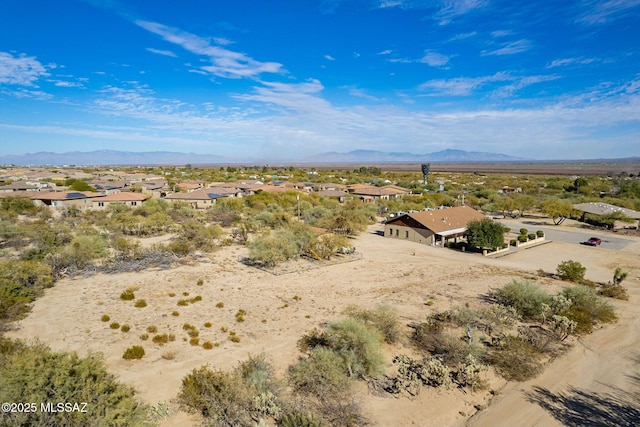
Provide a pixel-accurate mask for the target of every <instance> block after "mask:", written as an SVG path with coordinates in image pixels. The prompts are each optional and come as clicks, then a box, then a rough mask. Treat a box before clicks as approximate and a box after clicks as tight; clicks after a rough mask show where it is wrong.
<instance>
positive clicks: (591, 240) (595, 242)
mask: <svg viewBox="0 0 640 427" xmlns="http://www.w3.org/2000/svg"><path fill="white" fill-rule="evenodd" d="M600 243H602V240H601V239H599V238H597V237H591V238H589V240H587V241H586V242H584V244H585V245H589V246H598V245H599V244H600Z"/></svg>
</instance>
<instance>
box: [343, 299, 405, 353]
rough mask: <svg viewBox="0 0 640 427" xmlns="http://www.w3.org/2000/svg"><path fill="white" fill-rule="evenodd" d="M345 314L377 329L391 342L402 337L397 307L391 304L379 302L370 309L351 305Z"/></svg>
mask: <svg viewBox="0 0 640 427" xmlns="http://www.w3.org/2000/svg"><path fill="white" fill-rule="evenodd" d="M344 314H346V315H347V316H350V317H353V318H355V319H358V320H360V321H361V322H363V323H364V324H365V325H367V326H370V327H373V328H374V329H377V330H378V331H379V332H380V333H382V335H383V336H384V340H385V341H386V342H387V343H389V344H393V343H395V342H397V341H398V340H399V339H400V325H399V322H398V313H397V310H396V309H394V308H393V307H391V306H389V305H386V304H378V305H376V306H375V307H374V308H373V309H369V310H366V309H360V308H358V307H357V306H349V307H347V308H346V309H345V311H344Z"/></svg>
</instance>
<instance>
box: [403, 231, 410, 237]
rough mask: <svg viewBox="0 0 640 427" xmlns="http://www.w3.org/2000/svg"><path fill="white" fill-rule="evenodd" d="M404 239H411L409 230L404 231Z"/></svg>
mask: <svg viewBox="0 0 640 427" xmlns="http://www.w3.org/2000/svg"><path fill="white" fill-rule="evenodd" d="M404 238H405V239H408V238H409V230H405V231H404Z"/></svg>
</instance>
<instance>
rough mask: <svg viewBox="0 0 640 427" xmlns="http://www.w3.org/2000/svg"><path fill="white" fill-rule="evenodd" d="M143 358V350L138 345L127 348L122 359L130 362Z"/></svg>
mask: <svg viewBox="0 0 640 427" xmlns="http://www.w3.org/2000/svg"><path fill="white" fill-rule="evenodd" d="M143 356H144V348H143V347H142V346H139V345H134V346H133V347H129V348H128V349H126V350H125V351H124V354H123V355H122V358H123V359H126V360H132V359H142V357H143Z"/></svg>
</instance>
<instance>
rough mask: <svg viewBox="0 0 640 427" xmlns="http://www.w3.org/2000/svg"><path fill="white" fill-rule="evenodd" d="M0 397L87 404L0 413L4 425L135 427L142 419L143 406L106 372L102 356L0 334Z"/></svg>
mask: <svg viewBox="0 0 640 427" xmlns="http://www.w3.org/2000/svg"><path fill="white" fill-rule="evenodd" d="M0 401H1V402H86V403H87V407H86V409H87V412H86V413H83V412H73V413H68V412H55V411H53V412H51V411H40V410H38V411H35V412H30V413H12V414H4V415H0V424H2V425H6V426H98V425H105V426H107V425H108V426H139V425H144V424H145V423H146V416H147V411H148V407H147V406H145V405H143V404H141V403H140V402H138V401H137V400H136V399H135V393H134V390H133V388H132V387H130V386H126V385H123V384H120V383H118V382H117V381H116V379H115V377H114V376H113V375H112V374H110V373H109V372H107V369H106V367H105V364H104V360H103V358H102V356H100V355H97V354H90V355H88V356H87V357H84V358H81V357H79V356H78V355H77V354H76V353H67V352H63V353H56V352H52V351H51V350H50V349H49V348H48V347H46V346H44V345H42V344H36V345H29V346H28V345H25V344H23V343H20V342H15V341H8V340H5V339H3V338H1V337H0ZM37 404H38V405H40V403H37ZM38 409H39V407H38ZM9 416H10V418H9Z"/></svg>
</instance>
